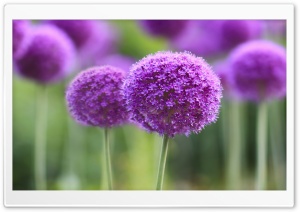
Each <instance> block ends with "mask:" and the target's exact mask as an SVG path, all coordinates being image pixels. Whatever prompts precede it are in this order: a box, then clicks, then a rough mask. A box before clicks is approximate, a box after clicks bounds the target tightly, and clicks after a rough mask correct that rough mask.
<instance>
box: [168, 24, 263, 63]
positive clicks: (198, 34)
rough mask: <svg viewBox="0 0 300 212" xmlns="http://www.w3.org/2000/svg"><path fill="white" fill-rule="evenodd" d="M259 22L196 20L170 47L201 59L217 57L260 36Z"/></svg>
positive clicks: (260, 25) (261, 26)
mask: <svg viewBox="0 0 300 212" xmlns="http://www.w3.org/2000/svg"><path fill="white" fill-rule="evenodd" d="M262 31H263V25H262V23H261V21H247V20H198V21H191V22H190V23H189V25H188V26H187V27H186V29H185V30H184V32H183V33H181V34H180V36H178V37H177V38H175V39H173V40H172V44H171V45H172V46H173V47H175V48H176V49H179V50H188V51H191V52H192V53H194V54H197V55H200V56H201V57H217V56H218V55H220V54H222V53H225V52H227V51H229V50H230V49H232V48H234V47H235V46H237V45H239V44H241V43H243V42H245V41H248V40H252V39H257V38H259V37H260V36H261V35H262Z"/></svg>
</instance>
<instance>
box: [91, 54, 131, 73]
mask: <svg viewBox="0 0 300 212" xmlns="http://www.w3.org/2000/svg"><path fill="white" fill-rule="evenodd" d="M134 62H135V60H134V59H133V58H131V57H127V56H124V55H121V54H113V55H109V56H107V57H104V58H101V59H99V60H98V61H97V65H111V66H115V67H119V68H121V69H122V70H124V71H126V73H129V68H130V66H131V65H132V64H133V63H134Z"/></svg>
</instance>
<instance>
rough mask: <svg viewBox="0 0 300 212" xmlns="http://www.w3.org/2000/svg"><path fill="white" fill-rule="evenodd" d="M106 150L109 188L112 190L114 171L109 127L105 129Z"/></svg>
mask: <svg viewBox="0 0 300 212" xmlns="http://www.w3.org/2000/svg"><path fill="white" fill-rule="evenodd" d="M104 151H105V153H104V154H105V164H106V165H105V166H106V173H107V180H108V189H109V190H112V188H113V186H112V171H111V161H110V150H109V129H108V128H105V129H104Z"/></svg>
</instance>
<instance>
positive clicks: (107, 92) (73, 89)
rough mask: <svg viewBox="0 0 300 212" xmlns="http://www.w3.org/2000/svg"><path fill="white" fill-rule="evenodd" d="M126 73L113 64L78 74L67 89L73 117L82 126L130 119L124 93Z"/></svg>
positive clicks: (67, 97) (113, 123) (103, 125)
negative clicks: (123, 86)
mask: <svg viewBox="0 0 300 212" xmlns="http://www.w3.org/2000/svg"><path fill="white" fill-rule="evenodd" d="M125 75H126V72H125V71H123V70H122V69H119V68H116V67H113V66H99V67H92V68H89V69H87V70H84V71H82V72H81V73H79V74H78V75H77V76H76V78H75V79H74V80H73V81H72V82H71V83H70V85H69V87H68V88H67V92H66V100H67V104H68V108H69V112H70V114H71V115H72V116H73V118H74V119H75V120H77V121H78V122H79V123H81V124H83V125H90V126H98V127H103V128H106V127H114V126H118V125H121V124H124V123H125V122H126V121H127V120H128V118H129V113H128V112H127V109H126V104H125V99H124V97H123V95H122V85H123V82H124V78H125Z"/></svg>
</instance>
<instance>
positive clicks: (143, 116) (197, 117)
mask: <svg viewBox="0 0 300 212" xmlns="http://www.w3.org/2000/svg"><path fill="white" fill-rule="evenodd" d="M124 96H125V99H126V100H127V106H128V109H129V111H130V112H131V114H132V117H131V118H132V120H133V121H135V122H137V123H140V124H141V126H142V127H143V128H144V129H146V130H148V131H150V132H158V133H159V134H160V135H163V134H166V135H168V136H171V137H172V136H174V135H176V134H186V135H188V134H190V133H191V132H195V133H198V132H200V131H201V130H202V129H203V128H204V126H205V125H208V124H210V123H212V122H215V121H216V119H217V116H218V112H219V107H220V100H221V97H222V87H221V84H220V80H219V78H218V77H217V75H216V74H215V73H214V72H213V71H212V69H211V67H210V66H209V65H208V64H207V63H206V62H205V61H204V60H203V59H202V58H200V57H196V56H194V55H192V54H191V53H188V52H183V53H172V52H158V53H156V54H153V55H148V56H146V57H145V58H143V59H142V60H140V61H139V62H137V63H136V64H134V65H133V66H132V67H131V70H130V73H129V76H128V77H127V78H126V81H125V83H124Z"/></svg>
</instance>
